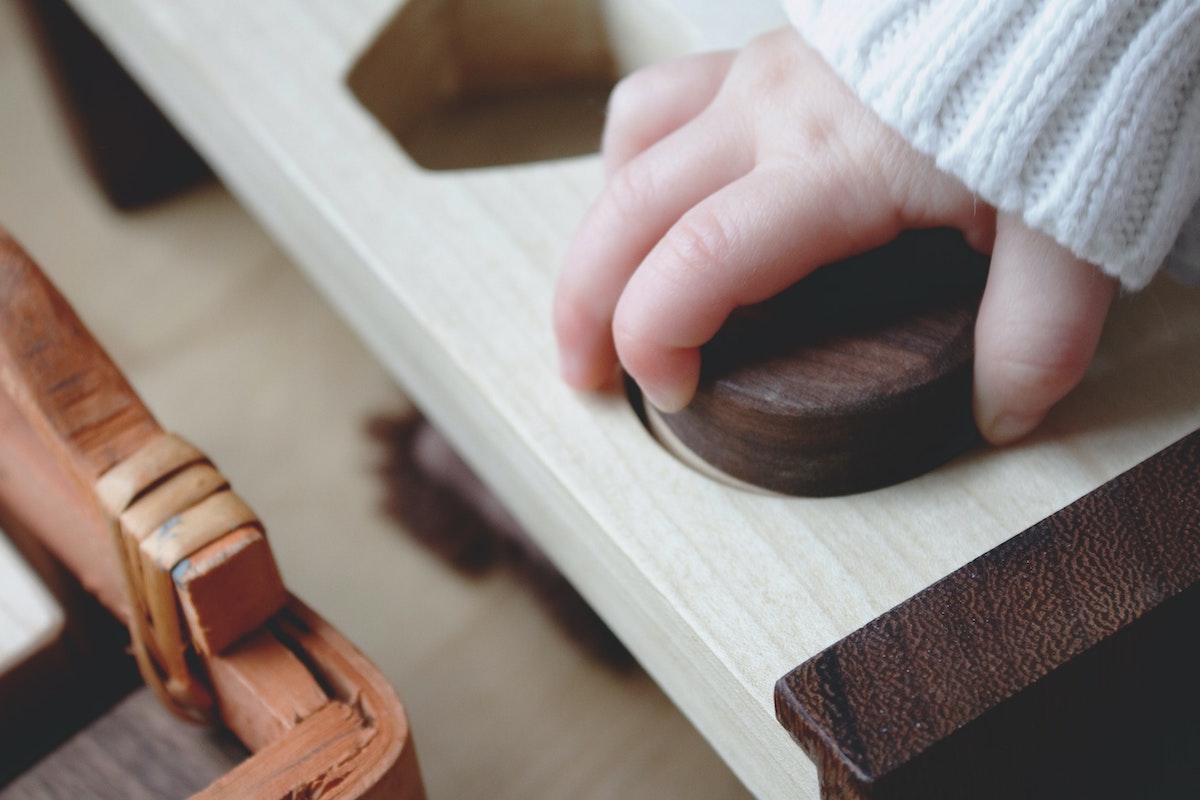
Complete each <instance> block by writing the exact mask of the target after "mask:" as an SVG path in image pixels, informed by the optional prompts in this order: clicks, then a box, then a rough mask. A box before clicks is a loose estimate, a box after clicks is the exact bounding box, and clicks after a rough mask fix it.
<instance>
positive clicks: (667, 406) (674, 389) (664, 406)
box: [642, 386, 692, 414]
mask: <svg viewBox="0 0 1200 800" xmlns="http://www.w3.org/2000/svg"><path fill="white" fill-rule="evenodd" d="M642 394H643V395H644V396H645V398H646V402H648V403H650V405H652V406H654V407H655V408H656V409H658V410H659V411H661V412H662V413H664V414H674V413H675V412H676V411H682V410H683V409H684V408H686V407H687V404H688V402H689V401H691V399H692V395H691V392H689V391H688V390H687V388H686V387H681V386H655V387H651V388H646V387H644V386H643V387H642Z"/></svg>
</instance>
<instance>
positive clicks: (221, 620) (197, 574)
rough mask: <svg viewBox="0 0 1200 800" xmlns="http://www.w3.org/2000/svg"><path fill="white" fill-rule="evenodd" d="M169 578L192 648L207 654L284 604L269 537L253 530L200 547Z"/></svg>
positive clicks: (245, 529)
mask: <svg viewBox="0 0 1200 800" xmlns="http://www.w3.org/2000/svg"><path fill="white" fill-rule="evenodd" d="M171 576H172V578H173V579H174V583H175V590H176V592H177V593H178V596H179V603H180V606H181V607H182V608H183V615H184V618H185V619H186V620H187V623H188V632H189V634H190V638H191V642H192V645H193V646H195V648H196V649H197V650H199V651H200V652H201V653H202V654H203V655H206V656H213V655H216V654H218V653H221V652H223V651H224V650H225V649H226V648H227V647H229V646H230V645H231V644H233V643H234V642H236V641H237V640H238V639H241V638H242V637H243V636H245V635H247V634H248V633H250V632H252V631H255V630H257V629H258V628H260V627H261V626H263V625H265V624H266V622H267V620H269V619H270V618H271V617H272V616H274V615H275V612H276V611H278V610H279V609H280V608H282V607H283V605H284V604H285V603H286V602H287V592H286V591H285V590H284V588H283V580H282V579H281V578H280V577H279V569H278V567H276V565H275V558H274V556H273V555H272V554H271V547H270V545H268V544H267V537H266V536H265V535H264V534H263V532H262V531H261V530H260V529H258V528H257V527H253V526H245V527H241V528H238V529H237V530H235V531H233V532H232V533H229V534H227V535H225V536H222V537H221V538H220V539H218V540H217V541H215V542H213V543H212V544H209V545H206V546H205V547H202V548H200V549H199V550H197V551H196V552H194V553H192V554H191V555H190V556H188V557H187V558H185V559H183V560H182V561H181V562H179V564H178V565H177V566H176V567H175V568H174V569H173V570H172V571H171Z"/></svg>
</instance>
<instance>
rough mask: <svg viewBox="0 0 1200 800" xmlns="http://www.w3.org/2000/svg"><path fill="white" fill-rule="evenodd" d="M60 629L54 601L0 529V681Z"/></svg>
mask: <svg viewBox="0 0 1200 800" xmlns="http://www.w3.org/2000/svg"><path fill="white" fill-rule="evenodd" d="M62 628H63V612H62V609H61V608H60V607H59V605H58V602H57V601H56V600H55V599H54V597H53V596H52V595H51V594H50V592H49V590H48V589H47V588H46V587H45V586H44V585H43V584H42V582H41V580H40V579H39V578H38V576H37V575H36V574H35V573H34V572H33V570H32V569H30V567H29V565H28V564H26V563H25V560H24V559H23V558H21V555H20V553H18V552H17V551H16V549H15V548H14V547H13V546H12V544H11V543H10V542H9V541H8V539H7V538H5V536H4V532H3V531H0V682H2V681H3V680H4V674H5V673H6V672H8V671H9V670H11V669H13V668H14V667H16V666H17V665H18V664H20V663H21V662H22V661H25V660H26V659H27V658H29V657H30V656H32V655H33V654H34V653H36V652H38V651H39V650H41V649H42V648H44V647H46V646H47V645H49V644H50V643H51V642H53V641H54V640H55V639H56V638H57V637H58V635H59V634H60V633H61V632H62Z"/></svg>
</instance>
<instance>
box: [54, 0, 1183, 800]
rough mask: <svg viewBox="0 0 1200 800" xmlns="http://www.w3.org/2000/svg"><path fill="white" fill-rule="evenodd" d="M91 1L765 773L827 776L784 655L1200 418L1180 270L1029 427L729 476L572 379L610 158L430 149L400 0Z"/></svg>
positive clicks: (780, 779)
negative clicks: (795, 721)
mask: <svg viewBox="0 0 1200 800" xmlns="http://www.w3.org/2000/svg"><path fill="white" fill-rule="evenodd" d="M547 1H549V0H547ZM579 1H580V2H582V1H583V0H579ZM73 2H74V4H75V6H76V7H77V8H78V9H80V11H81V12H82V13H83V16H85V17H86V18H87V19H88V21H89V22H90V23H91V24H93V25H94V26H95V28H96V29H97V30H98V31H99V32H100V34H101V35H102V37H103V38H104V39H105V41H106V42H108V43H109V44H110V45H111V46H112V47H113V49H114V51H115V52H117V53H119V54H120V56H121V58H122V59H123V60H124V63H125V64H126V66H127V67H129V69H130V71H131V72H132V73H133V74H135V75H137V76H138V78H139V79H140V80H142V81H143V82H144V84H145V86H146V87H147V89H148V91H149V92H150V93H151V94H152V95H153V96H154V97H155V98H156V100H158V101H159V102H160V103H161V104H162V105H163V107H164V109H165V110H167V111H168V112H169V114H170V116H172V118H173V119H174V120H175V122H176V123H177V124H178V125H179V127H180V129H181V130H184V131H186V132H187V134H188V135H189V136H190V137H191V138H192V139H193V141H194V142H195V143H196V144H197V146H198V147H199V148H200V149H201V150H203V152H204V154H205V156H206V158H207V160H208V161H209V162H210V163H211V164H213V165H214V168H215V169H216V170H217V171H218V172H219V173H220V175H221V177H222V179H223V180H224V181H225V182H226V183H227V184H228V186H229V187H230V188H231V190H232V191H233V192H234V194H236V195H237V196H238V197H239V199H240V200H241V201H242V202H244V203H245V204H246V206H247V207H248V208H249V209H250V210H251V211H252V212H253V213H254V214H255V215H256V217H257V218H258V219H259V221H260V222H261V223H262V224H263V225H264V227H266V228H267V229H268V230H269V231H270V232H271V233H272V235H274V236H275V238H276V239H277V240H278V241H279V242H281V243H282V244H283V246H284V247H285V248H286V250H287V252H288V253H289V254H290V255H291V256H292V258H293V259H294V260H295V262H296V263H297V265H298V266H299V267H301V268H302V269H303V270H304V272H305V274H306V275H307V276H308V277H309V278H310V279H311V280H312V282H313V284H314V286H316V287H317V288H318V289H319V290H320V291H321V292H322V293H323V294H324V295H325V296H326V297H327V298H328V300H329V301H330V303H331V304H332V306H333V307H334V308H335V309H337V310H338V311H339V312H340V313H341V314H342V315H343V317H344V318H345V320H346V321H347V323H348V324H349V325H350V326H351V327H352V328H353V329H354V331H356V332H357V333H358V334H359V335H360V336H361V337H362V339H363V341H364V342H366V343H367V345H368V346H369V347H370V348H371V350H372V351H373V353H374V354H375V356H376V357H377V358H378V359H379V360H380V362H381V363H382V364H383V365H384V366H385V367H386V368H387V369H388V371H389V372H390V373H391V374H392V375H393V376H394V377H395V378H396V379H397V380H398V381H400V383H401V384H402V386H403V387H404V389H405V391H406V393H407V394H408V395H409V396H410V397H411V398H412V399H413V401H414V403H415V404H416V405H418V406H419V407H420V408H421V409H422V411H423V412H425V413H426V414H427V415H428V416H429V417H430V419H431V420H432V421H433V422H434V423H435V424H436V425H437V427H438V428H439V429H440V430H441V431H443V432H444V433H445V434H446V436H447V437H448V438H449V440H450V441H451V443H452V444H453V445H454V447H455V448H456V449H457V450H458V451H459V452H460V453H461V454H462V455H463V456H464V458H465V460H466V461H468V462H469V463H470V464H471V466H472V467H473V468H474V469H475V471H476V472H477V473H478V474H479V476H480V477H481V478H482V479H483V480H484V481H485V483H487V484H488V485H489V486H490V487H491V488H492V489H493V490H494V491H495V492H496V494H497V496H499V497H500V498H501V500H502V501H503V502H504V503H505V504H506V505H507V506H508V507H509V508H510V510H511V511H512V512H513V514H514V516H515V517H516V518H517V519H518V521H519V522H521V524H522V525H523V526H524V527H525V528H526V529H527V530H528V531H529V532H530V534H531V535H532V536H533V537H534V538H535V539H536V540H537V542H538V544H539V546H541V547H542V548H543V549H544V550H545V552H546V553H547V555H548V556H549V557H550V558H551V559H553V560H554V561H555V563H556V564H557V565H558V566H559V567H560V568H561V569H562V571H563V572H564V574H566V575H567V576H568V578H570V580H571V581H572V582H574V583H575V584H576V586H577V587H578V588H579V589H580V591H581V593H582V594H583V595H584V596H585V597H586V598H587V599H588V601H589V602H590V603H592V604H593V605H594V606H595V608H596V609H597V611H598V612H599V613H600V614H601V616H602V617H604V619H605V620H606V621H607V622H608V623H609V624H610V626H611V627H612V628H613V630H614V631H615V632H616V633H617V634H618V636H620V638H621V639H622V640H623V641H624V642H625V643H626V644H627V645H628V646H629V648H630V650H631V651H632V652H633V653H634V654H635V656H636V658H637V659H638V661H639V662H640V663H641V664H643V665H644V666H645V667H646V669H647V670H648V671H649V672H650V674H651V675H652V676H653V677H654V679H655V680H656V681H658V682H659V683H660V684H661V685H662V686H663V687H664V688H665V689H666V690H667V692H668V694H669V695H670V696H671V697H672V699H673V700H674V701H675V702H676V703H678V704H679V705H680V706H681V707H682V708H683V709H685V711H686V713H687V716H688V718H689V719H690V720H692V721H693V722H694V723H695V725H696V726H697V727H698V728H699V729H700V730H701V731H703V733H704V734H705V736H706V737H707V738H708V739H709V740H710V741H711V742H712V743H713V744H714V746H715V748H716V749H717V750H718V752H719V753H720V754H721V755H722V756H723V757H724V758H725V759H726V760H727V761H728V763H730V764H731V765H732V766H733V768H734V770H735V771H736V772H737V774H738V775H739V777H741V778H742V780H744V781H745V782H746V784H747V786H748V787H749V788H750V789H751V791H753V792H754V793H756V794H758V795H760V796H764V797H789V798H795V797H801V798H804V797H807V798H813V797H816V796H817V794H818V783H817V777H816V769H815V767H814V766H813V765H812V763H811V762H810V761H809V760H808V758H807V756H805V755H804V753H803V752H802V751H801V750H800V748H799V747H797V746H796V745H795V743H794V742H793V741H792V739H791V738H790V736H788V734H787V733H786V732H785V731H784V730H783V729H782V727H780V726H779V725H778V724H777V723H776V721H775V718H774V707H773V687H774V684H775V682H776V681H777V680H778V678H779V676H780V675H783V674H785V673H786V672H787V671H788V670H790V669H792V668H794V667H795V665H796V664H799V663H802V662H803V661H805V660H807V659H808V658H811V657H812V656H813V655H815V654H816V653H818V652H820V651H821V650H823V649H824V648H826V647H828V646H830V645H831V644H833V643H835V642H837V641H838V640H840V639H841V638H843V637H844V636H846V635H848V634H849V633H851V632H853V631H854V630H856V629H858V628H859V627H861V626H862V625H864V624H866V623H867V622H869V621H870V620H872V619H874V618H876V617H877V616H879V615H880V614H881V613H883V612H884V611H886V610H887V609H889V608H892V607H894V606H895V605H897V604H898V603H900V602H902V601H903V600H905V599H906V598H908V597H911V596H912V595H914V594H916V593H917V592H919V591H920V590H922V589H924V588H925V587H927V586H929V585H930V584H932V583H934V582H935V581H937V580H939V579H941V578H942V577H944V576H946V575H948V574H950V573H951V572H953V571H955V570H956V569H958V568H959V567H961V566H962V565H963V564H965V563H967V562H969V561H971V560H972V559H974V558H977V557H978V556H979V555H981V554H982V553H984V552H987V551H988V550H990V549H992V548H994V547H996V546H997V545H999V544H1000V543H1001V542H1003V541H1005V540H1007V539H1008V538H1011V537H1012V536H1013V535H1015V534H1016V533H1018V532H1020V531H1022V530H1024V529H1026V528H1028V527H1029V526H1031V525H1033V524H1034V523H1036V522H1037V521H1038V520H1040V519H1043V518H1044V517H1046V516H1047V515H1049V514H1051V513H1053V512H1054V511H1055V510H1057V509H1060V508H1062V507H1064V506H1066V505H1068V504H1069V503H1071V502H1072V501H1074V500H1075V499H1077V498H1078V497H1080V496H1082V495H1083V494H1085V493H1087V492H1088V491H1090V490H1091V489H1093V488H1095V487H1096V486H1098V485H1100V484H1101V483H1104V482H1105V481H1107V480H1109V479H1111V478H1112V477H1114V476H1115V475H1117V474H1119V473H1120V472H1122V471H1124V470H1125V469H1128V468H1129V467H1131V466H1133V465H1134V464H1136V463H1138V462H1140V461H1142V460H1144V459H1145V458H1147V457H1148V456H1149V455H1151V454H1152V453H1154V452H1156V451H1157V450H1160V449H1162V448H1163V447H1164V446H1166V445H1167V444H1169V443H1170V442H1173V441H1175V440H1177V439H1178V438H1179V437H1180V436H1182V435H1184V434H1185V433H1188V432H1190V431H1192V430H1195V429H1196V428H1197V427H1200V407H1198V406H1197V403H1196V398H1197V397H1198V396H1200V326H1196V325H1195V324H1193V321H1194V320H1195V319H1196V318H1197V315H1200V292H1198V291H1196V290H1194V289H1187V288H1182V287H1177V286H1174V285H1172V284H1171V283H1169V282H1167V281H1165V280H1164V281H1160V282H1157V283H1156V284H1155V285H1153V286H1151V287H1150V288H1149V289H1148V290H1147V291H1145V292H1142V293H1140V294H1138V295H1136V296H1132V297H1123V298H1121V299H1120V300H1118V302H1117V303H1116V304H1115V306H1114V309H1113V312H1112V314H1111V315H1110V318H1109V325H1108V329H1107V331H1106V334H1105V336H1104V340H1103V342H1102V344H1101V352H1100V356H1099V358H1098V360H1097V361H1096V363H1095V365H1094V367H1093V369H1092V370H1091V371H1090V372H1089V373H1088V375H1087V376H1086V377H1085V379H1084V381H1083V382H1082V384H1081V385H1080V387H1079V389H1078V390H1077V391H1076V392H1074V393H1073V394H1072V395H1071V397H1069V398H1068V399H1067V400H1066V401H1065V402H1064V403H1062V404H1060V405H1059V406H1058V407H1057V408H1056V409H1055V411H1054V413H1053V414H1052V415H1051V416H1050V417H1049V419H1048V420H1047V422H1046V424H1045V425H1044V426H1043V427H1042V428H1041V429H1040V430H1039V432H1038V433H1037V434H1036V435H1035V436H1034V437H1032V438H1030V439H1029V440H1027V441H1025V442H1023V443H1022V444H1021V445H1019V446H1016V447H1010V448H1005V449H982V448H981V449H980V450H978V451H976V452H973V453H969V454H967V455H966V456H964V457H962V458H958V459H954V460H953V461H951V462H950V463H947V464H946V465H944V466H942V467H940V468H938V469H936V470H933V471H932V472H929V473H927V474H925V475H923V476H920V477H918V478H915V479H913V480H910V481H905V482H903V483H900V484H896V485H894V486H890V487H886V488H883V489H880V490H877V491H873V492H867V493H863V494H859V495H854V496H851V497H838V498H818V499H811V498H778V497H765V496H755V495H750V494H748V493H745V492H739V491H736V490H733V489H730V488H729V487H726V486H722V485H719V484H717V483H715V482H714V481H712V480H710V479H707V478H704V477H702V476H700V475H697V474H696V473H694V472H693V471H692V470H691V469H689V468H687V467H685V466H683V465H682V464H680V463H679V462H678V461H677V460H676V459H675V458H674V457H672V456H671V455H669V454H668V453H666V452H664V451H663V449H662V447H661V446H660V445H659V444H658V443H657V442H656V441H654V440H653V439H652V438H651V437H650V436H649V435H648V434H647V432H646V430H645V428H644V426H643V425H642V424H641V422H640V420H639V419H638V418H637V416H636V414H635V413H634V411H633V409H632V408H631V407H630V405H629V403H628V402H627V398H625V397H624V396H607V397H595V396H581V395H578V394H576V393H574V392H572V391H571V390H569V389H568V388H567V387H566V386H564V385H563V383H562V381H561V380H560V378H559V376H558V373H557V363H556V362H557V359H556V357H555V349H554V342H553V337H552V335H551V330H550V325H549V321H548V309H549V308H550V304H551V297H552V292H553V286H554V281H555V276H556V271H557V262H558V259H560V258H561V256H562V253H563V252H564V251H565V248H566V244H567V241H568V239H569V237H570V235H571V233H572V232H573V230H574V229H575V227H576V226H577V224H578V222H579V220H580V219H581V217H582V215H583V213H584V212H585V210H586V208H587V207H588V205H589V203H590V202H591V201H592V199H593V198H594V197H595V195H596V193H597V191H598V190H599V188H600V186H601V185H602V182H603V170H602V165H601V163H600V161H599V159H598V158H595V157H586V158H579V159H562V160H557V161H553V162H539V163H534V164H524V165H519V166H508V167H498V168H492V169H469V170H457V171H440V172H430V171H426V170H423V169H421V168H420V167H418V166H417V165H416V164H415V163H414V162H413V161H412V159H410V158H409V157H408V156H407V155H406V154H405V152H404V150H403V148H401V147H400V146H399V145H398V144H397V142H396V140H395V138H394V137H393V136H392V135H391V134H390V133H389V132H388V131H387V130H386V128H384V127H383V126H382V125H381V124H380V123H379V121H378V120H377V119H376V118H375V117H374V116H373V115H372V114H371V112H370V111H369V110H367V109H366V108H364V107H363V106H362V104H361V103H359V102H358V100H357V99H356V98H355V96H354V94H353V92H352V91H350V89H349V88H348V87H347V85H346V76H347V75H348V73H349V71H350V70H351V69H353V65H354V64H355V63H356V62H357V60H358V58H359V57H360V56H361V55H362V54H363V53H364V52H365V51H366V50H367V49H368V48H369V47H370V46H371V45H372V43H374V42H375V41H376V40H377V38H378V36H379V34H380V32H381V31H382V30H383V29H384V27H386V25H387V24H388V23H389V22H390V21H391V20H392V19H394V18H395V15H396V13H397V12H398V9H399V6H400V3H397V2H394V1H393V0H338V1H337V2H334V1H333V0H260V2H256V3H253V4H246V3H241V2H237V1H236V0H178V2H175V3H171V4H169V5H164V4H161V3H158V2H155V1H154V0H73ZM613 5H615V6H616V7H619V8H624V9H627V10H628V9H635V8H636V9H638V10H641V11H644V12H645V13H646V19H649V20H652V21H653V24H652V25H648V26H643V27H638V26H635V27H636V28H637V29H638V30H639V31H641V32H643V33H645V34H646V40H647V41H653V40H654V34H655V33H656V32H658V31H663V32H665V34H666V38H671V36H672V35H674V34H678V38H677V39H675V40H674V41H675V42H678V41H682V42H684V43H685V44H686V46H687V48H688V49H701V48H707V47H722V46H731V45H736V44H738V42H739V41H744V40H745V38H748V37H749V36H750V35H752V34H753V33H754V32H755V26H757V30H761V29H762V28H764V27H766V26H767V25H770V24H780V23H782V22H783V19H782V14H781V12H780V7H779V4H778V3H777V2H775V0H761V2H759V0H755V2H746V3H737V4H730V3H721V2H713V0H706V1H705V0H656V2H654V3H652V4H651V3H646V2H638V3H634V2H628V3H621V2H618V3H614V4H613ZM651 49H652V48H651ZM246 313H248V314H250V313H254V310H253V308H247V312H246ZM289 330H291V328H289ZM1130 387H1136V391H1131V390H1130ZM318 426H319V423H318ZM364 560H365V559H364ZM363 569H364V570H373V572H372V574H373V575H374V576H375V580H376V581H378V584H380V585H382V584H384V583H387V582H388V581H389V580H391V578H390V577H389V575H388V574H386V572H385V571H383V570H381V569H378V568H376V567H375V566H374V565H371V566H364V567H363ZM316 582H317V581H316V579H315V578H314V583H316ZM330 591H331V594H332V590H330ZM347 615H348V616H352V615H353V612H351V611H347ZM363 624H364V625H366V624H368V623H365V622H364V623H363ZM376 624H380V625H382V624H384V623H382V622H380V623H376Z"/></svg>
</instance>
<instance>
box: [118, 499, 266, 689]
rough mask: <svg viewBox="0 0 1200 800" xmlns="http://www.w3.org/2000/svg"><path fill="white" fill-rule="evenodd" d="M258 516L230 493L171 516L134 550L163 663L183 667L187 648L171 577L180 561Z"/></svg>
mask: <svg viewBox="0 0 1200 800" xmlns="http://www.w3.org/2000/svg"><path fill="white" fill-rule="evenodd" d="M252 524H255V525H256V524H258V517H257V516H255V514H254V512H253V511H252V510H251V509H250V507H249V506H247V505H246V504H245V503H244V502H243V501H242V499H241V498H240V497H238V496H237V495H236V494H234V493H233V492H230V491H225V492H218V493H217V494H214V495H211V496H209V497H207V498H205V499H204V500H202V501H200V502H199V503H197V504H196V505H194V506H192V507H191V508H189V509H186V510H184V511H183V512H182V513H180V514H177V515H176V516H174V517H171V518H170V519H169V520H167V521H166V522H164V523H163V524H162V525H160V526H159V527H158V528H157V529H155V531H154V532H153V533H152V534H150V535H149V536H147V537H146V538H145V539H143V540H142V542H141V544H140V545H139V555H140V557H141V573H142V582H143V586H144V589H143V595H144V597H145V600H146V607H147V610H148V611H149V613H150V620H151V629H152V630H153V632H154V636H155V638H156V639H157V640H158V645H159V647H160V648H161V650H162V651H163V657H164V658H166V659H167V661H168V664H174V665H177V666H179V667H182V664H181V659H182V658H183V654H182V648H183V647H184V646H185V645H186V643H187V637H186V636H184V635H183V629H182V628H181V626H180V620H179V607H178V605H177V603H176V596H175V585H174V581H173V580H172V577H171V573H172V570H174V569H175V567H177V566H178V565H179V564H180V563H181V562H182V561H183V560H184V559H185V558H187V557H188V556H190V555H191V554H192V553H195V552H196V551H198V550H200V549H201V548H203V547H205V546H207V545H209V544H212V543H213V542H215V541H217V540H219V539H220V538H221V537H223V536H225V535H226V534H227V533H230V532H232V531H235V530H237V529H238V528H240V527H242V526H244V525H252Z"/></svg>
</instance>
